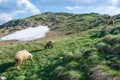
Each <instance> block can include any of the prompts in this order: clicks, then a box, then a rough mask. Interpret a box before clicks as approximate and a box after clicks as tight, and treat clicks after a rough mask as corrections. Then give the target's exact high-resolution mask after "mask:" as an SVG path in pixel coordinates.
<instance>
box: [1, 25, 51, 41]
mask: <svg viewBox="0 0 120 80" xmlns="http://www.w3.org/2000/svg"><path fill="white" fill-rule="evenodd" d="M48 31H49V28H48V27H47V26H38V27H30V28H27V29H24V30H21V31H16V32H14V33H12V34H10V35H7V36H4V37H1V40H2V41H3V40H19V41H28V40H34V39H38V38H42V37H45V33H47V32H48Z"/></svg>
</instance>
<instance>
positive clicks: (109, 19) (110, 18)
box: [107, 16, 114, 26]
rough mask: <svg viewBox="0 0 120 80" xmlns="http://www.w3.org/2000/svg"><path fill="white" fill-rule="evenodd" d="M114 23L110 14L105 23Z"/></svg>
mask: <svg viewBox="0 0 120 80" xmlns="http://www.w3.org/2000/svg"><path fill="white" fill-rule="evenodd" d="M113 24H114V20H113V18H112V17H111V16H109V17H108V21H107V25H108V26H109V25H113Z"/></svg>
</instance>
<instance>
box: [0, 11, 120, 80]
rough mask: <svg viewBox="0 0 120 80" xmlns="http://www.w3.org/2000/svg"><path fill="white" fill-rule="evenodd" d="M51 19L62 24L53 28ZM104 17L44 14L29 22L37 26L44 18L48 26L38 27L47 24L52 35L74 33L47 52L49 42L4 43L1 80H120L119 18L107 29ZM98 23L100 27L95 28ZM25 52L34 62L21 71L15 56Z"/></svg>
mask: <svg viewBox="0 0 120 80" xmlns="http://www.w3.org/2000/svg"><path fill="white" fill-rule="evenodd" d="M49 15H53V16H49ZM46 16H47V17H46ZM48 16H49V17H51V18H56V19H57V20H58V21H59V22H58V23H57V24H54V25H49V24H50V23H51V22H50V21H49V18H48ZM104 16H106V15H99V14H95V13H91V14H69V13H54V14H53V13H44V14H41V15H36V16H32V17H28V18H25V20H31V21H32V20H33V22H34V20H35V19H38V20H39V19H40V20H41V18H40V17H42V19H43V17H44V19H45V20H48V22H46V21H43V22H42V20H41V21H39V22H38V24H45V23H46V24H47V25H48V26H49V27H51V28H52V30H51V31H60V32H61V31H63V32H65V34H66V33H68V32H69V33H70V31H71V30H72V33H71V35H70V36H65V37H61V38H55V37H54V38H53V40H54V41H55V45H54V47H53V48H52V49H44V45H45V43H46V41H48V38H45V39H41V40H37V41H30V42H11V43H9V42H5V43H4V44H3V42H0V45H1V46H0V76H3V77H6V79H7V80H120V26H119V22H117V21H119V15H116V16H114V19H115V21H116V23H115V24H114V25H111V26H107V25H106V23H105V22H106V19H105V18H104ZM99 17H100V20H99V19H98V18H99ZM47 18H48V19H47ZM62 18H64V20H62ZM81 19H82V20H81ZM96 19H97V20H96ZM80 20H81V21H80ZM60 21H61V22H60ZM97 21H98V23H99V24H98V25H96V26H95V24H94V23H96V22H97ZM35 22H37V20H36V21H35ZM72 22H73V23H72ZM93 22H94V23H93ZM8 23H9V22H8ZM8 23H6V24H8ZM31 23H32V22H31ZM6 24H3V25H4V26H5V25H6ZM3 25H2V26H3ZM78 25H79V26H78ZM73 26H74V27H73ZM89 26H90V27H89ZM7 27H8V26H6V27H5V28H7ZM14 27H15V26H12V28H14ZM5 28H2V29H5ZM8 28H9V27H8ZM2 29H1V30H2ZM5 30H6V29H5ZM79 31H80V32H79ZM73 33H74V34H73ZM51 38H52V36H51ZM23 49H26V50H28V51H29V52H30V53H32V55H33V59H32V60H27V61H26V62H25V63H24V64H23V65H22V66H21V67H20V69H19V70H17V69H16V67H15V66H16V65H15V61H14V54H15V53H16V52H17V51H19V50H23Z"/></svg>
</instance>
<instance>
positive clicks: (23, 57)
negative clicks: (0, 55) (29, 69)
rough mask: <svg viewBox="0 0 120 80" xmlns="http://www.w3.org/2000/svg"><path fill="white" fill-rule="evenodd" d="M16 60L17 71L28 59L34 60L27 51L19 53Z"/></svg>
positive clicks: (15, 57)
mask: <svg viewBox="0 0 120 80" xmlns="http://www.w3.org/2000/svg"><path fill="white" fill-rule="evenodd" d="M14 59H15V61H16V64H17V69H19V66H20V65H21V64H22V63H23V61H25V60H27V59H32V54H31V53H29V52H28V51H27V50H22V51H18V52H17V53H16V54H15V56H14Z"/></svg>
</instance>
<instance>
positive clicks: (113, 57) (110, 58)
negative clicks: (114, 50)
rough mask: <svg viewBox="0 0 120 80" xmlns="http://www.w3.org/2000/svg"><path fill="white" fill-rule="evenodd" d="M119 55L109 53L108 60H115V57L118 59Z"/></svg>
mask: <svg viewBox="0 0 120 80" xmlns="http://www.w3.org/2000/svg"><path fill="white" fill-rule="evenodd" d="M117 57H118V56H117V55H108V56H106V57H105V58H106V60H113V59H116V58H117Z"/></svg>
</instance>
